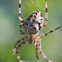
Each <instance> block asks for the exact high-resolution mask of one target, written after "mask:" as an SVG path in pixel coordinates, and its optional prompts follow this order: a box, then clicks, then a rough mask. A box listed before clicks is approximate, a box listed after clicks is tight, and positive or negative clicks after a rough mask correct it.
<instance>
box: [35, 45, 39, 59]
mask: <svg viewBox="0 0 62 62" xmlns="http://www.w3.org/2000/svg"><path fill="white" fill-rule="evenodd" d="M35 54H36V57H37V59H39V56H38V45H36V46H35Z"/></svg>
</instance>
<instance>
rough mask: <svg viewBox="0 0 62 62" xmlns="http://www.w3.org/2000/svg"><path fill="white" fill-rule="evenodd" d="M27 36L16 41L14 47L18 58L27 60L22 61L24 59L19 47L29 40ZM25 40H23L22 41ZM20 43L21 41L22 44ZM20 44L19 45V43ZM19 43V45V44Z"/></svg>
mask: <svg viewBox="0 0 62 62" xmlns="http://www.w3.org/2000/svg"><path fill="white" fill-rule="evenodd" d="M26 38H27V36H26V37H24V38H22V39H21V40H18V41H17V42H16V43H15V45H14V49H13V54H17V59H18V60H19V62H25V61H22V60H20V56H19V53H18V49H19V48H20V47H22V46H23V45H24V44H25V43H26V42H27V39H26ZM25 39H26V40H25ZM22 41H23V42H22ZM19 43H21V44H19ZM18 44H19V45H18ZM17 45H18V46H17Z"/></svg>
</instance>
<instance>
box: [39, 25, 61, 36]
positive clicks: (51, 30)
mask: <svg viewBox="0 0 62 62" xmlns="http://www.w3.org/2000/svg"><path fill="white" fill-rule="evenodd" d="M59 28H61V26H60V27H58V28H56V29H54V30H51V31H49V32H48V33H46V34H43V33H40V35H41V36H47V35H48V34H50V33H52V32H54V31H56V30H58V29H59Z"/></svg>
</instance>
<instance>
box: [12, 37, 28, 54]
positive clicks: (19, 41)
mask: <svg viewBox="0 0 62 62" xmlns="http://www.w3.org/2000/svg"><path fill="white" fill-rule="evenodd" d="M25 38H27V36H26V37H24V38H22V39H20V40H18V41H17V42H16V43H15V44H14V49H13V54H16V53H15V51H16V46H17V45H18V44H19V43H21V42H22V41H23V40H25Z"/></svg>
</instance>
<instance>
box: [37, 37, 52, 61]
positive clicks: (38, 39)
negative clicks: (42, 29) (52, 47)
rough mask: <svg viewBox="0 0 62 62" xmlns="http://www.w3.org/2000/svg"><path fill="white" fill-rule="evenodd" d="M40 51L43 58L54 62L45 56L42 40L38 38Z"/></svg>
mask: <svg viewBox="0 0 62 62" xmlns="http://www.w3.org/2000/svg"><path fill="white" fill-rule="evenodd" d="M38 50H39V52H40V54H41V55H42V56H43V58H44V59H46V61H48V62H53V61H51V60H49V59H48V58H47V57H46V56H45V54H44V53H43V51H42V49H41V38H40V37H39V38H38Z"/></svg>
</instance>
